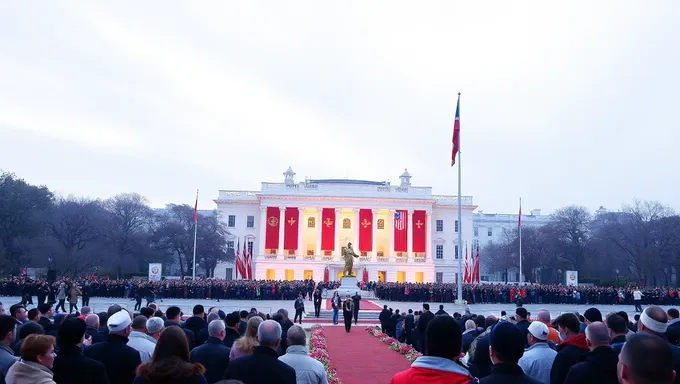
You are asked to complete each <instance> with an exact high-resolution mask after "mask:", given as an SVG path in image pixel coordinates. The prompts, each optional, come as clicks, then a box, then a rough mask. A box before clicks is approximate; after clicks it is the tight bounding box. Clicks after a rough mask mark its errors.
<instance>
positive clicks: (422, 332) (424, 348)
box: [418, 303, 434, 354]
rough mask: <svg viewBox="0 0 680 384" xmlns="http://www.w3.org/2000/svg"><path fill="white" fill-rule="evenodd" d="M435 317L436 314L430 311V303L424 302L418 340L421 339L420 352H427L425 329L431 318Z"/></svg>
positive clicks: (419, 322) (419, 321)
mask: <svg viewBox="0 0 680 384" xmlns="http://www.w3.org/2000/svg"><path fill="white" fill-rule="evenodd" d="M432 319H434V314H433V313H432V312H430V304H428V303H424V304H423V313H422V314H421V315H420V319H419V320H418V340H420V352H422V353H424V354H427V353H426V352H427V345H426V343H425V330H426V329H427V324H428V323H429V322H430V320H432Z"/></svg>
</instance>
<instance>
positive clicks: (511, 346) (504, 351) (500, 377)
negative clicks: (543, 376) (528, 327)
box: [479, 307, 547, 384]
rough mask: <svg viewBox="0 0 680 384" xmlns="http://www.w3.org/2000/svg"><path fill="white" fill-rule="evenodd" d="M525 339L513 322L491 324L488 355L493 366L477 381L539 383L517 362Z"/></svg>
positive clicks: (485, 383)
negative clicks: (489, 371)
mask: <svg viewBox="0 0 680 384" xmlns="http://www.w3.org/2000/svg"><path fill="white" fill-rule="evenodd" d="M520 308H521V307H520ZM546 336H547V335H546ZM525 340H526V336H525V335H524V331H522V330H521V329H520V328H519V327H517V326H516V325H514V324H510V323H509V322H501V323H499V324H496V325H495V326H493V328H492V329H491V333H489V356H490V358H491V361H492V362H493V366H492V367H491V374H489V375H488V376H486V377H484V378H482V379H480V380H479V383H480V384H494V383H499V384H500V383H518V384H519V383H521V384H538V383H540V381H538V380H536V379H534V378H532V377H530V376H527V375H526V374H525V373H524V371H522V368H520V366H519V365H518V364H517V363H518V362H519V360H520V359H521V358H522V355H523V354H524V344H525V342H526V341H525Z"/></svg>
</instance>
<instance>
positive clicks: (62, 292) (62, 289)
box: [55, 283, 67, 313]
mask: <svg viewBox="0 0 680 384" xmlns="http://www.w3.org/2000/svg"><path fill="white" fill-rule="evenodd" d="M66 293H67V292H66V284H64V283H60V284H59V289H58V290H57V300H59V303H58V304H57V308H56V309H55V312H57V313H59V307H61V310H62V311H64V312H66V307H64V303H66Z"/></svg>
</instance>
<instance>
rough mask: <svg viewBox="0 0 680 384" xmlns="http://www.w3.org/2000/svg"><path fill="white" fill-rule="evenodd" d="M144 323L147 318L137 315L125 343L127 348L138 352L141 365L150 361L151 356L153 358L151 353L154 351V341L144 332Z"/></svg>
mask: <svg viewBox="0 0 680 384" xmlns="http://www.w3.org/2000/svg"><path fill="white" fill-rule="evenodd" d="M146 321H147V318H146V316H144V315H137V317H135V319H134V320H132V332H130V336H129V337H128V342H127V345H128V347H130V348H132V349H134V350H135V351H137V352H139V357H140V358H141V359H142V363H146V362H147V361H149V360H151V356H153V352H154V350H155V349H156V339H154V338H153V337H151V336H149V335H148V334H147V332H146Z"/></svg>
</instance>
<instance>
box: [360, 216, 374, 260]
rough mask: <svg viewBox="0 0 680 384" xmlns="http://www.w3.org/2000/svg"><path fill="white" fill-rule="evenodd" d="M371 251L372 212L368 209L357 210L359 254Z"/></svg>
mask: <svg viewBox="0 0 680 384" xmlns="http://www.w3.org/2000/svg"><path fill="white" fill-rule="evenodd" d="M372 250H373V212H372V211H371V210H370V209H360V210H359V252H371V251H372Z"/></svg>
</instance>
